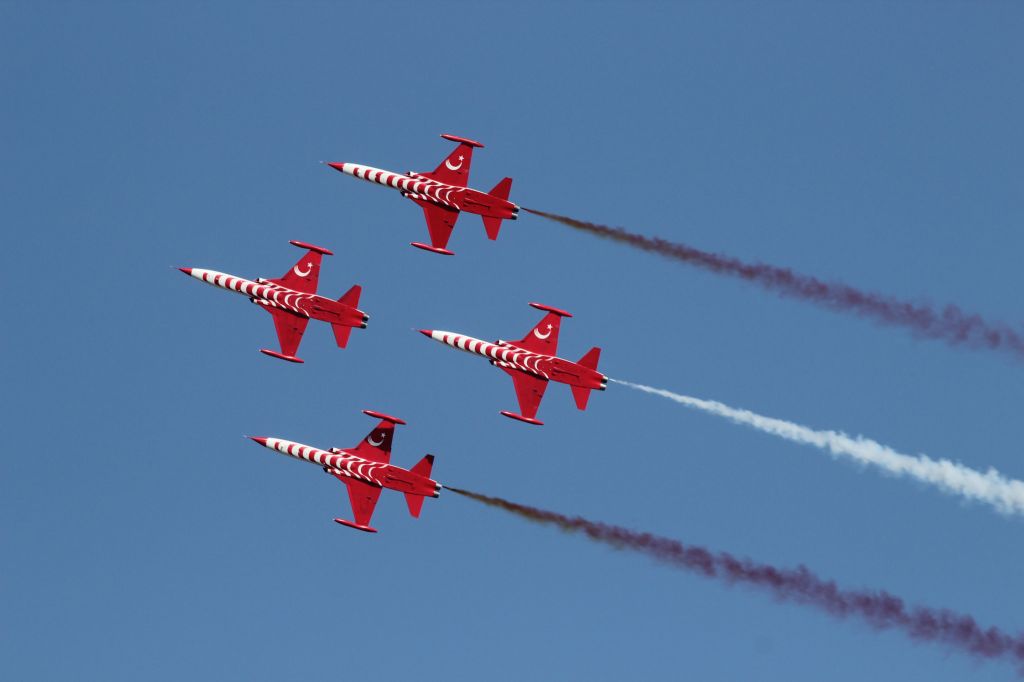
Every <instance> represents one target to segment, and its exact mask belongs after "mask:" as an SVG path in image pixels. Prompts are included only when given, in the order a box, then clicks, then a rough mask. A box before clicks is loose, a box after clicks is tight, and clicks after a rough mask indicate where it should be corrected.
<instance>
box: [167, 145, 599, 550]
mask: <svg viewBox="0 0 1024 682" xmlns="http://www.w3.org/2000/svg"><path fill="white" fill-rule="evenodd" d="M441 137H443V138H444V139H446V140H450V141H452V142H455V143H457V146H456V148H455V150H454V151H452V152H451V153H450V154H449V155H448V156H447V157H445V159H444V160H443V161H441V163H440V165H438V167H437V168H436V169H434V170H433V171H432V172H430V173H416V172H412V171H410V172H409V173H406V174H404V175H403V174H398V173H393V172H391V171H386V170H381V169H379V168H372V167H370V166H363V165H359V164H354V163H348V162H345V163H330V164H328V165H330V166H331V167H332V168H335V169H336V170H338V171H341V172H342V173H347V174H349V175H352V176H355V177H357V178H360V179H363V180H367V181H369V182H374V183H377V184H380V185H385V186H387V187H391V188H393V189H396V190H398V191H399V192H400V193H401V195H402V196H404V197H405V198H407V199H410V200H412V201H414V202H416V203H417V204H418V205H419V206H420V207H421V208H422V209H423V214H424V217H425V218H426V222H427V230H428V232H429V233H430V244H424V243H420V242H412V246H415V247H417V248H420V249H424V250H426V251H430V252H432V253H438V254H443V255H449V256H450V255H454V254H453V252H452V251H449V250H448V248H447V246H448V241H449V239H450V238H451V234H452V230H453V229H454V228H455V222H456V220H458V217H459V215H460V214H461V212H463V211H465V212H467V213H474V214H476V215H479V216H481V218H482V219H483V223H484V228H485V229H486V232H487V236H488V238H489V239H491V240H494V239H497V237H498V232H499V230H500V229H501V224H502V221H503V220H515V219H517V218H518V214H519V206H517V205H516V204H514V203H512V202H511V201H509V200H508V197H509V192H510V191H511V188H512V179H511V178H504V179H502V180H501V181H500V182H499V183H498V184H497V185H495V186H494V188H493V189H491V190H490V191H489V192H481V191H479V190H475V189H472V188H470V187H468V182H469V171H470V167H471V165H472V160H473V150H474V149H475V148H477V147H483V145H482V144H480V143H479V142H476V141H474V140H470V139H466V138H463V137H456V136H455V135H447V134H446V135H442V136H441ZM290 243H291V244H292V245H294V246H297V247H299V248H301V249H304V250H305V253H304V254H303V255H302V257H301V258H299V260H298V262H296V263H295V265H294V266H292V268H291V269H289V270H288V271H287V272H285V274H284V275H282V276H281V277H280V278H278V279H263V278H258V279H255V280H250V279H245V278H244V277H238V276H237V275H230V274H227V273H223V272H218V271H217V270H207V269H202V268H185V267H183V268H178V269H179V270H181V271H182V272H183V273H185V274H186V275H189V276H190V277H194V278H195V279H198V280H199V281H201V282H205V283H207V284H210V285H212V286H215V287H218V288H221V289H226V290H228V291H234V292H236V293H238V294H241V295H243V296H246V297H247V298H248V299H249V300H250V301H251V302H253V303H255V304H257V305H258V306H260V307H261V308H263V309H264V310H266V311H267V312H268V313H270V315H271V317H272V318H273V320H274V328H275V329H276V331H277V338H278V345H279V347H280V350H278V351H275V350H270V349H268V348H261V349H260V352H261V353H264V354H266V355H269V356H271V357H274V358H278V359H281V360H287V361H288V362H294V363H302V362H304V361H303V360H302V359H301V358H299V357H298V355H297V353H298V349H299V344H300V343H301V341H302V337H303V334H304V333H305V331H306V327H307V325H308V324H309V321H310V320H311V319H313V320H320V321H323V322H327V323H328V324H330V325H331V329H332V330H333V332H334V338H335V340H336V342H337V344H338V347H339V348H345V347H346V346H347V345H348V341H349V336H350V334H351V332H352V329H353V328H356V327H358V328H361V329H365V328H366V323H367V321H368V320H369V316H368V315H367V314H366V313H365V312H363V311H362V310H360V309H359V297H360V295H361V294H362V288H361V287H360V286H359V285H358V284H356V285H354V286H353V287H352V288H351V289H349V290H348V291H347V292H346V293H345V294H344V295H343V296H341V298H339V299H337V300H333V299H330V298H327V297H324V296H320V295H318V294H317V293H316V291H317V286H318V283H319V278H320V265H321V262H322V260H323V257H324V256H331V255H334V254H333V253H332V252H331V251H330V250H329V249H326V248H324V247H322V246H315V245H313V244H307V243H305V242H300V241H292V242H290ZM530 305H531V306H533V307H534V308H536V309H538V310H541V311H543V312H545V313H546V314H545V316H544V318H543V319H542V320H541V321H540V322H539V323H538V324H537V325H535V326H534V327H533V328H532V329H531V330H530V331H529V332H528V333H527V334H526V336H525V337H523V338H522V339H520V340H518V341H502V340H498V341H496V342H494V343H489V342H487V341H481V340H480V339H475V338H473V337H471V336H465V335H462V334H456V333H454V332H446V331H437V330H430V329H423V330H420V331H421V332H422V333H423V334H424V335H426V336H428V337H430V338H431V339H434V340H435V341H438V342H440V343H443V344H446V345H448V346H452V347H453V348H457V349H459V350H463V351H466V352H469V353H473V354H476V355H480V356H482V357H484V358H487V360H488V361H489V362H490V363H491V364H492V365H494V366H495V367H498V368H499V369H501V370H503V371H504V372H506V373H507V374H508V375H509V376H511V377H512V383H513V385H514V387H515V391H516V396H517V398H518V401H519V412H518V413H516V412H511V411H508V410H502V411H501V414H502V415H504V416H506V417H510V418H512V419H516V420H518V421H521V422H525V423H527V424H534V425H538V426H540V425H543V422H541V421H540V420H538V419H537V418H536V416H537V410H538V409H539V407H540V403H541V400H542V399H543V397H544V392H545V391H546V390H547V386H548V384H549V383H550V382H552V381H555V382H558V383H563V384H568V385H569V387H570V388H571V390H572V395H573V398H574V399H575V401H576V406H577V407H578V408H579V409H580V410H585V409H586V407H587V401H588V400H589V398H590V392H591V391H593V390H598V391H603V390H605V389H606V388H607V385H608V377H606V376H604V375H603V374H601V373H600V372H598V371H597V363H598V359H599V358H600V355H601V349H600V348H597V347H595V348H591V349H590V350H589V351H588V352H587V353H586V354H585V355H584V356H583V357H582V358H580V360H579V361H578V362H572V361H570V360H566V359H564V358H560V357H558V356H557V355H556V353H557V351H558V334H559V329H560V327H561V320H562V318H563V317H572V315H571V314H569V313H568V312H566V311H564V310H560V309H558V308H552V307H551V306H547V305H542V304H540V303H531V304H530ZM364 412H365V413H366V414H367V415H369V416H371V417H375V418H377V419H379V420H380V423H378V424H377V426H376V427H375V428H374V429H373V430H372V431H371V432H370V433H369V434H368V435H367V436H366V438H364V439H363V440H362V442H360V443H359V445H357V446H355V447H354V448H351V449H339V448H330V449H326V450H325V449H320V448H316V447H313V446H310V445H304V444H302V443H297V442H294V441H290V440H285V439H282V438H272V437H264V436H249V438H251V439H252V440H253V441H255V442H256V443H258V444H260V445H262V446H264V447H266V448H269V449H271V450H274V451H275V452H279V453H281V454H284V455H288V456H290V457H294V458H296V459H301V460H304V461H307V462H311V463H314V464H317V465H319V466H321V467H322V468H323V470H324V471H325V472H326V473H328V474H330V475H332V476H334V477H335V478H337V479H338V480H339V481H341V482H342V483H344V484H345V486H346V488H347V490H348V495H349V502H350V503H351V506H352V515H353V520H351V521H350V520H347V519H342V518H335V519H334V520H335V521H336V522H337V523H339V524H341V525H343V526H347V527H349V528H354V529H357V530H361V531H365V532H370V533H375V532H377V531H376V529H375V528H373V527H372V526H370V521H371V519H372V517H373V512H374V509H375V508H376V505H377V501H378V499H379V498H380V494H381V491H382V490H383V489H384V488H389V489H391V490H397V491H398V492H401V493H402V494H403V495H405V500H406V503H407V504H408V507H409V513H410V514H412V516H414V517H419V515H420V510H421V509H422V506H423V500H424V499H425V498H427V497H437V496H438V495H439V493H440V490H441V487H442V486H441V485H440V484H439V483H438V482H437V481H435V480H433V479H431V478H430V474H431V469H432V468H433V463H434V456H433V455H427V456H425V457H424V458H423V459H421V460H420V461H419V462H418V463H417V464H416V465H415V466H413V467H412V468H411V469H403V468H401V467H398V466H395V465H393V464H391V461H390V460H391V443H392V440H393V438H394V430H395V426H396V425H398V424H404V423H405V422H404V421H402V420H401V419H398V418H397V417H391V416H388V415H386V414H382V413H380V412H373V411H371V410H364Z"/></svg>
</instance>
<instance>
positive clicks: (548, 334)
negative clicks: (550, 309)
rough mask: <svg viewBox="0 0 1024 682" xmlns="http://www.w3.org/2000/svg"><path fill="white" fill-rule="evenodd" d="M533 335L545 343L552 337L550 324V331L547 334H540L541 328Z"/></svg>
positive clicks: (535, 330) (534, 331)
mask: <svg viewBox="0 0 1024 682" xmlns="http://www.w3.org/2000/svg"><path fill="white" fill-rule="evenodd" d="M533 335H534V336H536V337H537V338H538V339H540V340H541V341H543V340H544V339H546V338H548V337H549V336H551V325H550V324H549V325H548V331H547V332H546V333H544V334H541V333H540V327H537V328H536V329H534V330H533Z"/></svg>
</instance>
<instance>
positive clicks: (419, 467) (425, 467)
mask: <svg viewBox="0 0 1024 682" xmlns="http://www.w3.org/2000/svg"><path fill="white" fill-rule="evenodd" d="M433 468H434V456H433V455H425V456H424V457H423V459H421V460H420V461H418V462H416V466H414V467H413V468H412V469H409V471H411V472H412V473H414V474H416V475H418V476H423V477H425V478H430V470H431V469H433Z"/></svg>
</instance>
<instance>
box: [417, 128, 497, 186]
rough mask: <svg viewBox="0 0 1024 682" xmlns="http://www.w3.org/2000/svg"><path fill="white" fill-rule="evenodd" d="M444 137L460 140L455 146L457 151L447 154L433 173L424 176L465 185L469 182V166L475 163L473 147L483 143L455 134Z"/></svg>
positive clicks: (452, 183) (446, 182)
mask: <svg viewBox="0 0 1024 682" xmlns="http://www.w3.org/2000/svg"><path fill="white" fill-rule="evenodd" d="M442 137H444V138H446V139H449V140H452V141H453V142H458V143H459V146H458V147H456V148H455V151H453V152H452V153H451V154H449V155H448V156H446V157H445V159H444V161H442V162H441V164H440V165H439V166H438V167H437V168H435V169H434V171H433V172H432V173H423V176H424V177H428V178H430V179H431V180H437V181H438V182H443V183H445V184H447V185H455V186H456V187H465V186H466V184H467V183H468V182H469V167H470V165H471V164H472V163H473V147H481V146H483V145H481V144H480V143H479V142H474V141H473V140H466V139H463V138H461V137H455V136H454V135H442Z"/></svg>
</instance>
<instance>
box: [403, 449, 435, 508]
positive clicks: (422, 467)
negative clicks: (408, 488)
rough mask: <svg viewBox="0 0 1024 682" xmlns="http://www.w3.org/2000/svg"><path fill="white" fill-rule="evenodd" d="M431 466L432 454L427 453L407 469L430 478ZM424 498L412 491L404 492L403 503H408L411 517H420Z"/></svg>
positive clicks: (432, 464)
mask: <svg viewBox="0 0 1024 682" xmlns="http://www.w3.org/2000/svg"><path fill="white" fill-rule="evenodd" d="M433 467H434V456H433V455H427V456H426V457H424V458H423V459H421V460H420V461H419V462H417V463H416V466H414V467H413V468H412V469H409V471H410V472H412V473H414V474H418V475H420V476H423V477H425V478H430V470H431V469H432V468H433ZM425 499H426V497H424V496H423V495H415V494H413V493H406V494H405V503H406V504H407V505H409V513H410V514H411V515H412V516H413V518H417V519H418V518H419V517H420V510H422V509H423V500H425Z"/></svg>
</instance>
